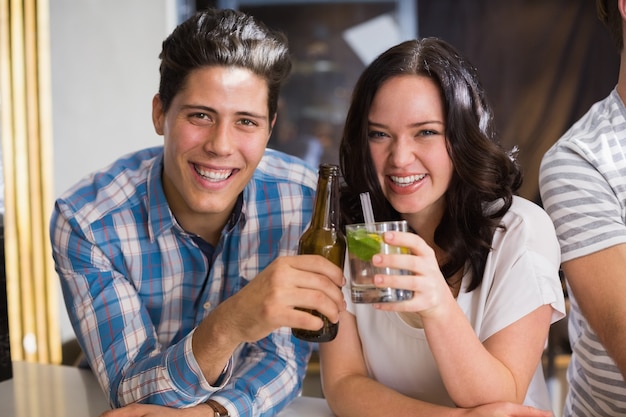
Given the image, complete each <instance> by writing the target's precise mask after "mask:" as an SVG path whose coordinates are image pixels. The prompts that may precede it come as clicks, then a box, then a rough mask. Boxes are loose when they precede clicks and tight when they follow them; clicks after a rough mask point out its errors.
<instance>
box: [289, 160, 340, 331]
mask: <svg viewBox="0 0 626 417" xmlns="http://www.w3.org/2000/svg"><path fill="white" fill-rule="evenodd" d="M339 216H340V213H339V167H338V166H337V165H333V164H321V165H320V166H319V176H318V180H317V192H316V195H315V207H314V209H313V216H312V218H311V225H310V226H309V228H308V229H307V230H306V231H305V232H304V233H303V234H302V236H301V237H300V242H299V244H298V253H299V254H309V255H310V254H313V255H322V256H323V257H325V258H326V259H328V260H330V261H331V262H333V263H334V264H335V265H337V266H338V267H340V268H342V269H343V262H344V258H345V254H346V238H345V236H344V235H343V233H342V232H341V230H340V228H339ZM301 310H303V311H307V312H309V313H311V314H313V315H315V316H317V317H319V318H321V319H322V321H323V322H324V325H323V326H322V328H321V329H319V330H305V329H292V332H293V335H294V336H296V337H297V338H299V339H302V340H306V341H308V342H329V341H331V340H333V339H334V338H335V336H337V330H338V329H339V324H338V323H332V322H331V321H330V320H328V318H326V317H325V316H323V315H322V314H320V313H319V312H318V311H316V310H309V309H301Z"/></svg>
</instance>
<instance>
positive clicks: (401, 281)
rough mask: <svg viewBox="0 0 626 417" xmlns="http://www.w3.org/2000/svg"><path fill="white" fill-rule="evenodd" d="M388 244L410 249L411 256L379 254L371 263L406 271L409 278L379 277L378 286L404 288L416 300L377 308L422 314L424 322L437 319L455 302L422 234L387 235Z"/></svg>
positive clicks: (376, 306)
mask: <svg viewBox="0 0 626 417" xmlns="http://www.w3.org/2000/svg"><path fill="white" fill-rule="evenodd" d="M384 240H385V242H386V243H389V244H391V245H395V246H402V247H405V248H408V249H409V251H410V253H409V254H397V255H383V254H377V255H374V257H373V258H372V263H373V264H374V265H375V266H378V267H390V268H395V269H402V270H407V271H409V272H410V275H376V276H375V277H374V284H375V285H376V286H377V287H392V288H401V289H407V290H412V291H413V298H412V299H410V300H408V301H403V302H398V303H378V304H375V308H378V309H380V310H393V311H404V312H415V313H419V315H420V316H421V317H422V319H425V318H428V317H434V316H436V315H437V314H439V313H440V312H443V311H445V310H444V309H446V308H447V306H449V305H451V303H454V304H455V303H456V301H455V299H454V295H453V294H452V292H451V290H450V287H449V286H448V283H447V281H446V280H445V279H444V277H443V275H442V273H441V271H440V269H439V264H438V262H437V258H436V256H435V251H434V250H433V249H432V248H431V247H430V246H429V245H428V244H427V243H426V241H424V239H422V238H421V237H420V236H419V235H417V234H415V233H410V232H386V233H385V234H384Z"/></svg>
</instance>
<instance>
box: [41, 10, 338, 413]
mask: <svg viewBox="0 0 626 417" xmlns="http://www.w3.org/2000/svg"><path fill="white" fill-rule="evenodd" d="M160 58H161V66H160V72H161V80H160V86H159V92H158V94H156V95H155V97H154V99H153V101H152V118H153V123H154V127H155V131H156V132H157V133H158V134H159V135H162V136H163V138H164V143H163V146H157V147H154V148H150V149H145V150H141V151H138V152H135V153H133V154H130V155H126V156H124V157H122V158H120V159H119V160H117V161H115V162H114V163H113V164H112V165H110V166H109V167H107V168H105V169H104V170H102V171H98V172H95V173H93V174H92V175H90V176H89V177H88V178H85V179H83V180H81V181H80V182H79V183H78V184H76V185H75V186H74V187H72V188H71V189H70V190H69V191H67V192H66V193H65V194H64V195H63V196H62V197H61V198H59V200H57V202H56V205H55V209H54V213H53V215H52V219H51V224H50V234H51V240H52V246H53V256H54V260H55V265H56V270H57V272H58V274H59V277H60V280H61V286H62V290H63V294H64V298H65V303H66V307H67V309H68V312H69V316H70V319H71V322H72V325H73V327H74V331H75V332H76V335H77V338H78V341H79V342H80V345H81V347H82V349H83V351H84V353H85V356H86V359H87V362H88V365H89V367H90V368H91V369H92V370H93V371H94V373H95V374H96V376H97V377H98V380H99V382H100V384H101V386H102V388H103V390H104V391H105V393H107V394H108V395H109V399H110V403H111V405H112V406H113V407H114V408H115V407H121V406H124V405H127V404H131V403H148V404H156V405H165V406H168V407H172V408H187V407H191V406H198V408H200V407H201V408H203V409H204V408H206V409H207V410H202V411H204V413H205V414H206V415H210V414H207V411H208V410H209V407H210V408H212V409H213V410H214V413H215V415H229V414H230V415H231V416H263V415H275V414H276V413H277V412H278V411H280V410H281V409H282V408H283V407H284V406H285V405H287V403H288V402H289V401H290V400H291V399H293V398H294V397H295V396H297V395H298V394H299V392H300V390H301V383H302V379H303V377H304V374H305V370H306V364H307V361H308V357H309V354H310V351H311V346H310V345H309V344H308V343H305V342H302V341H300V340H298V339H296V338H294V337H293V336H292V334H291V330H290V328H292V327H297V328H304V329H310V330H315V329H318V328H319V327H321V325H322V322H321V320H320V319H319V318H317V317H314V316H312V315H310V314H308V313H305V312H303V311H300V310H297V309H295V307H300V308H306V309H316V310H318V311H320V312H321V313H323V314H324V315H326V316H327V317H329V318H330V319H331V320H335V321H336V320H337V319H338V317H339V313H340V311H341V310H342V309H343V308H344V306H343V297H342V294H341V290H340V289H339V286H341V285H342V283H343V279H344V278H343V273H342V271H341V269H340V268H338V267H336V266H335V265H333V264H332V263H331V262H330V261H327V260H326V259H324V258H322V257H319V256H315V255H300V256H297V255H295V252H296V248H297V244H298V239H299V237H300V235H301V233H302V232H303V230H304V228H305V227H306V225H307V223H308V222H309V220H310V216H311V211H312V205H313V199H314V195H315V186H316V174H315V172H314V171H311V170H310V169H308V168H306V166H305V164H304V163H303V162H302V161H301V160H299V159H295V158H293V157H290V156H287V155H285V154H282V153H279V152H276V151H273V150H269V149H266V145H267V142H268V140H269V137H270V134H271V131H272V127H273V126H274V122H275V120H276V109H277V101H278V94H279V88H280V85H281V83H282V82H283V80H284V79H285V78H286V77H287V75H288V73H289V70H290V68H291V63H290V61H289V54H288V50H287V46H286V42H285V40H284V38H283V37H282V36H281V35H280V34H277V33H274V32H271V31H269V30H268V29H267V28H265V27H264V26H263V25H262V24H260V23H259V22H256V21H255V20H254V19H252V18H251V17H249V16H246V15H245V14H242V13H240V12H236V11H232V10H221V11H218V10H206V11H203V12H200V13H198V14H197V15H195V16H193V17H191V18H190V19H189V20H188V21H186V22H184V23H183V24H181V25H180V26H179V27H177V28H176V29H175V30H174V32H173V33H172V34H171V35H170V36H169V37H168V38H167V39H166V40H165V41H164V42H163V49H162V52H161V55H160Z"/></svg>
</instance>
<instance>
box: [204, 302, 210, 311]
mask: <svg viewBox="0 0 626 417" xmlns="http://www.w3.org/2000/svg"><path fill="white" fill-rule="evenodd" d="M203 307H204V309H205V310H208V309H210V308H211V303H210V302H209V301H207V302H206V303H204V305H203Z"/></svg>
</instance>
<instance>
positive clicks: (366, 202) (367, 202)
mask: <svg viewBox="0 0 626 417" xmlns="http://www.w3.org/2000/svg"><path fill="white" fill-rule="evenodd" d="M361 208H362V209H363V218H364V219H365V223H374V210H373V209H372V200H371V199H370V193H361Z"/></svg>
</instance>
